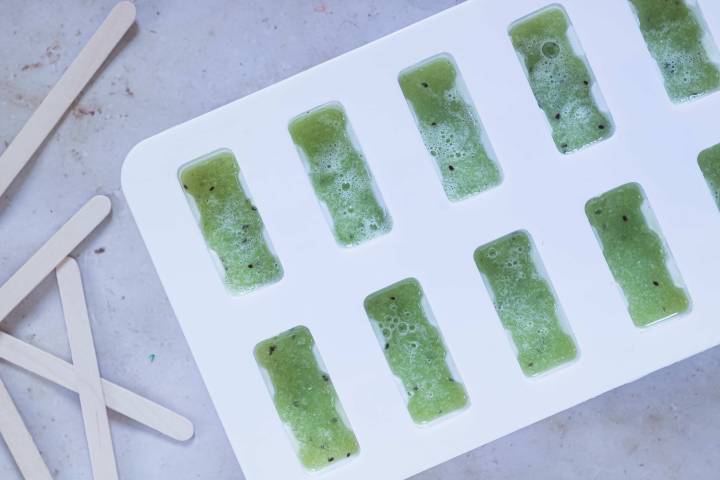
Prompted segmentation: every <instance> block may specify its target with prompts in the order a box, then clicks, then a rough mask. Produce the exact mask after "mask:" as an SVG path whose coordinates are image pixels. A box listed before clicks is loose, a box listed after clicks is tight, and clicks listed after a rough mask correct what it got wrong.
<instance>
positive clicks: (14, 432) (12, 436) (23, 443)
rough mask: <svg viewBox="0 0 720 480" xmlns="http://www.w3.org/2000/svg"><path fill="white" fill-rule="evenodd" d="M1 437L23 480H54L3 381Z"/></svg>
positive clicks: (1, 385)
mask: <svg viewBox="0 0 720 480" xmlns="http://www.w3.org/2000/svg"><path fill="white" fill-rule="evenodd" d="M0 435H2V438H3V439H4V440H5V444H6V445H7V446H8V449H9V450H10V455H12V457H13V458H14V459H15V463H16V464H17V466H18V468H19V469H20V473H21V474H22V476H23V478H26V479H28V480H52V476H50V471H49V470H48V468H47V465H45V461H44V460H43V459H42V457H41V456H40V452H39V451H38V448H37V445H35V442H34V441H33V439H32V437H31V436H30V432H28V429H27V427H26V426H25V422H23V419H22V417H21V416H20V412H18V410H17V407H15V403H14V402H13V400H12V397H10V393H9V392H8V391H7V388H5V384H4V383H3V382H2V380H0Z"/></svg>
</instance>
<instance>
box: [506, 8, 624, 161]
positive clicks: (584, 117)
mask: <svg viewBox="0 0 720 480" xmlns="http://www.w3.org/2000/svg"><path fill="white" fill-rule="evenodd" d="M509 34H510V38H511V40H512V44H513V46H514V48H515V51H516V52H517V55H518V57H519V58H520V61H521V63H522V65H523V67H524V69H525V75H526V77H527V79H528V82H529V83H530V87H531V89H532V91H533V94H534V95H535V99H536V100H537V102H538V105H539V106H540V108H541V109H542V110H543V112H545V116H546V118H547V121H548V124H549V126H550V129H551V132H552V138H553V141H554V142H555V146H556V147H557V149H558V150H559V151H560V152H561V153H570V152H573V151H576V150H580V149H581V148H584V147H586V146H588V145H590V144H592V143H595V142H599V141H601V140H605V139H607V138H610V137H611V136H612V134H613V131H614V128H615V127H614V124H613V120H612V116H611V115H610V112H609V110H608V108H607V106H606V103H605V100H604V98H603V96H602V93H601V92H600V88H599V87H598V86H597V81H596V79H595V76H594V74H593V72H592V69H591V68H590V65H589V63H588V62H587V59H586V58H585V53H584V52H583V49H582V47H581V45H580V41H579V39H578V37H577V35H576V34H575V30H574V28H573V26H572V23H571V22H570V19H569V18H568V16H567V13H566V12H565V10H564V9H563V8H562V7H561V6H560V5H551V6H548V7H545V8H543V9H541V10H539V11H537V12H535V13H533V14H531V15H529V16H527V17H524V18H522V19H520V20H518V21H516V22H514V23H513V24H512V25H511V26H510V29H509Z"/></svg>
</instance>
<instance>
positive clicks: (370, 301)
mask: <svg viewBox="0 0 720 480" xmlns="http://www.w3.org/2000/svg"><path fill="white" fill-rule="evenodd" d="M423 304H424V296H423V291H422V288H421V287H420V284H419V283H418V281H417V280H415V279H412V278H410V279H407V280H403V281H401V282H399V283H396V284H394V285H391V286H389V287H387V288H385V289H383V290H380V291H379V292H376V293H374V294H372V295H370V296H369V297H367V299H366V300H365V311H366V312H367V314H368V317H370V321H371V322H372V323H373V325H374V327H375V328H376V331H377V332H378V339H379V340H380V343H381V346H382V348H383V351H384V352H385V358H386V359H387V361H388V364H389V365H390V369H391V370H392V372H393V373H394V374H395V375H397V377H398V378H399V379H400V380H401V381H402V384H403V386H404V388H405V391H406V392H407V395H408V405H407V408H408V410H409V412H410V416H411V417H412V419H413V421H415V423H418V424H422V423H427V422H430V421H432V420H435V419H437V418H439V417H442V416H444V415H447V414H448V413H450V412H453V411H456V410H459V409H462V408H464V407H465V406H466V405H467V404H468V397H467V393H466V392H465V388H464V387H463V385H462V383H460V381H459V379H458V378H457V377H456V376H455V375H453V373H452V372H451V370H450V368H449V366H448V358H449V355H448V352H447V350H446V349H445V345H444V344H443V341H442V338H441V336H440V332H439V330H438V329H437V327H435V326H434V325H433V324H432V323H431V322H430V320H429V318H428V315H429V312H428V311H426V309H425V306H424V305H423Z"/></svg>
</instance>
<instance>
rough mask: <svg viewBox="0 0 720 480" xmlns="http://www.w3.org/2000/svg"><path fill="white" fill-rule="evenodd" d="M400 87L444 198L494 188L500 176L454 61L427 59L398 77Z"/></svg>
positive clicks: (461, 197)
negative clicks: (432, 161)
mask: <svg viewBox="0 0 720 480" xmlns="http://www.w3.org/2000/svg"><path fill="white" fill-rule="evenodd" d="M399 82H400V88H401V89H402V91H403V94H404V95H405V98H406V99H407V101H408V104H409V105H410V108H411V110H412V111H413V114H414V115H415V120H416V122H417V125H418V128H419V130H420V135H421V136H422V139H423V141H424V142H425V146H426V147H427V149H428V150H429V151H430V154H431V155H432V156H433V157H434V158H435V161H436V162H437V165H438V168H439V169H440V174H441V177H442V184H443V188H444V189H445V194H446V195H447V197H448V198H449V199H450V200H452V201H458V200H462V199H464V198H467V197H470V196H472V195H475V194H477V193H479V192H482V191H484V190H487V189H488V188H491V187H494V186H495V185H498V184H499V183H500V182H501V181H502V174H501V173H500V170H499V168H498V166H497V165H496V163H495V162H494V161H493V159H492V158H491V156H490V154H489V152H488V150H489V148H490V146H489V145H488V146H486V145H485V144H484V143H483V131H482V126H481V124H480V120H479V119H478V116H477V112H476V111H475V107H474V106H473V104H472V100H471V99H470V98H469V96H468V95H467V94H466V93H465V86H464V84H463V82H462V78H461V76H460V73H459V72H458V69H457V67H456V66H455V63H454V62H453V60H452V59H451V58H449V57H448V56H447V55H442V56H440V57H434V58H431V59H429V60H427V61H425V62H422V63H420V64H419V65H416V66H414V67H412V68H410V69H408V70H406V71H404V72H402V73H401V74H400V77H399Z"/></svg>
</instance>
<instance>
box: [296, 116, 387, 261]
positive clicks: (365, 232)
mask: <svg viewBox="0 0 720 480" xmlns="http://www.w3.org/2000/svg"><path fill="white" fill-rule="evenodd" d="M289 131H290V135H291V137H292V139H293V141H294V142H295V145H296V146H297V149H298V152H299V154H300V157H301V159H302V161H303V164H304V165H305V168H306V170H307V173H308V176H309V177H310V181H311V183H312V186H313V188H314V190H315V194H316V196H317V198H318V199H319V200H320V204H321V206H322V208H323V212H324V214H325V216H326V219H327V220H328V223H329V224H330V226H331V228H332V230H333V234H334V236H335V240H336V241H337V242H338V243H339V244H340V245H342V246H345V247H349V246H354V245H359V244H361V243H363V242H366V241H368V240H371V239H373V238H375V237H377V236H379V235H382V234H384V233H387V232H389V231H390V230H391V229H392V218H391V217H390V214H389V213H388V211H387V209H386V207H385V204H384V203H383V200H382V196H381V195H380V191H379V190H378V188H377V185H376V184H375V180H374V179H373V176H372V174H371V173H370V169H369V168H368V166H367V163H366V161H365V157H364V155H363V153H362V150H361V148H360V145H359V143H358V141H357V139H356V137H355V134H354V132H353V130H352V128H351V126H350V122H349V120H348V118H347V115H346V114H345V110H344V108H343V107H342V105H340V104H339V103H337V102H332V103H328V104H325V105H322V106H320V107H317V108H315V109H313V110H310V111H309V112H306V113H304V114H302V115H300V116H298V117H296V118H294V119H293V120H292V121H291V122H290V125H289Z"/></svg>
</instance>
